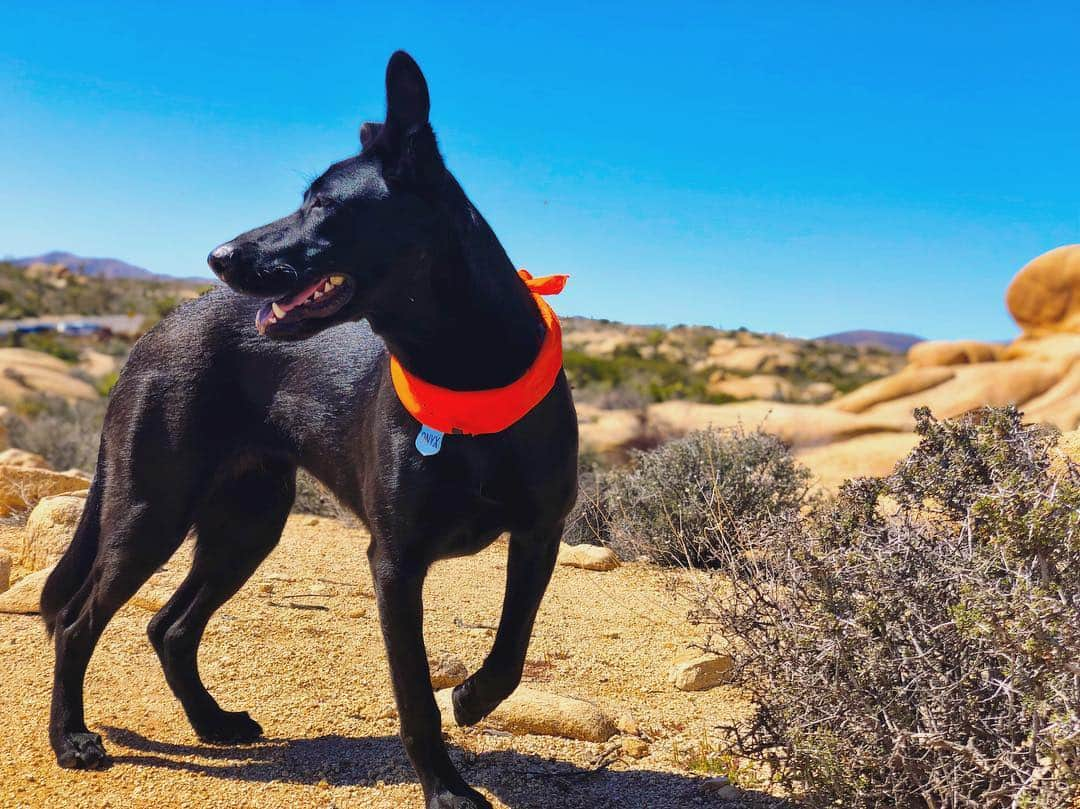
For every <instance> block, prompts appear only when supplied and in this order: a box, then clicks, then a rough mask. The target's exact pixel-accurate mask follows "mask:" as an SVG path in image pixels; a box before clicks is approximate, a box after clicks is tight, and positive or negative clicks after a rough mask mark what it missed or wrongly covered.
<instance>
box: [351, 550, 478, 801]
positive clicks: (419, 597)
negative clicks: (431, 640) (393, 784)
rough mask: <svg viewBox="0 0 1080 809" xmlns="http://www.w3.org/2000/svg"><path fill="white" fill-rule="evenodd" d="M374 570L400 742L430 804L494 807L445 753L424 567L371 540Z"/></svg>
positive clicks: (372, 567) (372, 566) (425, 798)
mask: <svg viewBox="0 0 1080 809" xmlns="http://www.w3.org/2000/svg"><path fill="white" fill-rule="evenodd" d="M370 558H371V571H372V575H373V576H374V579H375V597H376V600H377V601H378V605H379V618H380V620H381V622H382V631H383V639H384V641H385V642H386V655H387V658H388V659H389V661H390V678H391V681H392V683H393V687H394V699H395V701H396V702H397V708H398V715H399V717H400V721H401V741H402V743H403V744H404V745H405V752H406V753H407V754H408V756H409V761H411V762H412V765H413V769H414V770H416V774H417V775H418V776H419V778H420V785H421V786H422V787H423V789H424V800H425V802H426V804H427V809H491V804H490V803H489V802H488V801H487V799H485V798H484V796H483V795H481V794H480V793H479V792H477V791H476V790H474V789H471V788H470V787H469V785H468V784H466V783H465V781H464V779H463V778H462V777H461V774H460V773H459V772H458V771H457V769H455V767H454V765H453V763H452V762H451V761H450V756H449V755H448V754H447V752H446V745H445V744H444V743H443V739H442V725H441V722H440V717H439V709H438V706H436V704H435V695H434V694H433V693H432V690H431V673H430V671H429V669H428V662H427V652H426V651H425V649H424V634H423V632H424V626H423V624H424V622H423V611H424V607H423V586H424V576H425V574H426V572H427V571H426V568H425V569H413V566H411V565H407V564H405V563H402V562H401V561H400V560H398V559H395V558H392V556H391V555H390V554H388V553H385V552H384V546H383V543H381V542H379V541H378V540H376V541H374V542H372V548H371V552H370Z"/></svg>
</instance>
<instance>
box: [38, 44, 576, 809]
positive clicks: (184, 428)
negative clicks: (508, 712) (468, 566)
mask: <svg viewBox="0 0 1080 809" xmlns="http://www.w3.org/2000/svg"><path fill="white" fill-rule="evenodd" d="M386 92H387V99H386V106H387V109H386V121H385V123H384V124H381V125H379V124H364V126H363V127H361V142H362V146H363V148H362V151H361V153H360V154H359V155H358V156H355V157H350V158H348V159H346V160H343V161H342V162H340V163H336V164H335V165H333V166H331V167H330V169H329V170H328V171H327V172H326V173H325V174H323V175H322V176H321V177H319V178H318V179H317V180H315V182H314V183H312V185H311V187H310V188H309V189H308V190H307V193H306V194H305V195H304V199H303V204H302V206H301V207H300V209H299V210H298V211H296V212H295V213H292V214H290V215H289V216H286V217H285V218H283V219H279V220H278V221H276V222H273V223H271V224H269V225H266V226H264V227H261V228H258V229H256V230H252V231H250V232H248V233H245V234H243V235H241V236H238V237H237V238H236V239H234V240H232V241H231V242H228V243H227V244H224V245H222V246H221V247H218V248H217V249H215V250H214V251H213V252H212V253H211V254H210V257H209V262H210V266H211V267H212V268H213V270H214V271H215V272H216V273H217V274H218V275H219V276H220V277H221V278H222V279H223V280H224V281H225V282H226V283H227V284H228V285H229V286H230V287H232V289H233V290H236V292H239V293H243V294H236V292H232V291H230V290H226V289H222V290H220V291H217V292H213V293H210V294H207V295H205V296H203V297H201V298H199V299H198V300H195V301H192V302H191V303H188V304H186V305H184V306H182V307H180V308H179V309H178V310H177V311H176V312H175V313H174V314H172V315H171V316H169V317H168V318H166V319H165V320H164V321H162V323H161V324H160V325H158V326H157V327H156V328H154V329H153V330H152V331H151V332H149V333H148V334H147V335H146V336H145V337H143V338H142V339H141V340H140V341H139V342H138V343H137V344H136V345H135V347H134V349H133V350H132V352H131V358H130V359H129V360H128V363H127V366H126V367H125V369H124V372H123V374H122V375H121V377H120V380H119V381H118V382H117V384H116V387H115V389H114V392H113V394H112V401H111V402H110V404H109V408H108V414H107V416H106V419H105V427H104V430H103V433H102V437H101V452H100V455H99V458H98V464H97V471H96V474H95V477H94V482H93V485H92V486H91V489H90V494H89V496H88V498H87V504H86V508H85V511H84V513H83V515H82V519H81V521H80V523H79V526H78V529H77V531H76V533H75V538H74V540H73V541H72V544H71V546H70V548H69V549H68V551H67V553H66V554H65V555H64V557H63V558H62V560H61V561H60V563H59V564H58V565H57V567H56V569H55V570H54V571H53V573H52V574H51V575H50V576H49V579H48V582H47V584H46V585H45V590H44V592H43V594H42V599H41V607H42V615H43V616H44V618H45V622H46V624H47V626H48V627H49V629H50V631H55V639H56V671H55V681H54V685H53V695H52V714H51V718H50V723H49V736H50V741H51V743H52V746H53V749H54V750H55V751H56V757H57V760H58V762H59V763H60V764H61V766H65V767H84V768H96V767H101V766H103V765H104V764H105V763H106V761H107V758H106V754H105V750H104V748H103V747H102V744H101V738H100V737H99V736H98V735H96V734H93V733H90V732H88V730H87V728H86V725H85V723H84V719H83V678H84V674H85V671H86V666H87V663H88V661H89V659H90V656H91V653H92V652H93V649H94V646H95V643H96V642H97V640H98V638H99V637H100V636H101V632H102V630H104V628H105V625H106V623H107V622H108V621H109V619H110V618H111V617H112V615H113V614H114V613H115V612H116V610H117V609H118V608H119V607H120V606H121V605H122V604H124V603H125V602H126V601H127V600H128V599H129V598H130V597H131V596H132V595H133V594H134V593H135V591H136V590H137V589H138V588H139V587H140V586H141V585H142V584H143V582H144V581H146V579H147V578H148V577H149V576H150V574H151V573H153V572H154V570H155V569H156V568H157V567H158V566H160V565H161V564H162V563H164V562H165V561H166V560H167V559H168V558H169V557H170V555H171V554H172V553H173V552H174V551H175V550H176V548H177V547H178V546H179V544H180V542H181V541H182V540H183V538H184V536H185V535H186V534H187V533H188V531H189V530H190V529H191V528H192V527H194V528H195V529H196V533H197V540H196V546H195V558H194V563H193V565H192V569H191V572H190V573H189V574H188V576H187V578H186V579H185V581H184V583H183V584H182V585H181V586H180V588H179V589H178V590H177V592H176V594H175V595H174V596H173V597H172V598H171V599H170V601H169V602H168V604H166V605H165V606H164V607H163V608H162V609H161V611H160V612H159V613H158V614H157V615H155V616H154V618H153V620H151V622H150V626H149V629H148V633H149V636H150V641H151V643H152V644H153V646H154V648H155V650H156V651H157V654H158V657H159V658H160V659H161V664H162V666H163V668H164V670H165V677H166V679H167V680H168V683H169V686H170V687H171V688H172V690H173V692H174V693H175V694H176V696H177V697H178V698H179V700H180V701H181V702H182V703H183V707H184V711H185V712H186V713H187V716H188V718H189V719H190V721H191V724H192V725H193V727H194V728H195V731H196V732H197V733H198V734H199V736H200V737H201V738H202V739H204V740H206V741H209V742H220V743H226V742H243V741H251V740H254V739H255V738H257V737H258V736H259V735H260V734H261V732H262V729H261V728H260V727H259V725H258V724H257V723H256V722H255V721H254V720H252V719H251V718H250V717H249V716H248V714H247V713H246V712H243V711H241V712H232V711H225V710H223V709H222V708H220V707H219V706H218V704H217V702H216V701H215V700H214V698H213V697H212V696H211V695H210V694H209V693H208V692H207V690H206V688H205V687H204V686H203V684H202V682H201V680H200V679H199V672H198V668H197V664H196V655H197V651H198V647H199V642H200V640H201V637H202V634H203V630H204V629H205V627H206V624H207V622H208V621H209V620H210V616H211V615H212V614H213V613H214V611H215V610H216V609H218V607H220V606H221V605H222V604H223V603H224V602H225V601H226V600H227V599H228V598H229V597H230V596H232V595H233V594H234V593H235V592H236V591H237V590H238V589H239V588H240V586H241V585H243V583H244V582H245V581H246V580H247V579H248V577H249V576H251V574H252V573H253V572H254V570H255V569H256V567H258V565H259V563H260V562H261V561H262V560H263V559H264V558H265V557H266V555H267V554H268V553H270V551H271V550H272V549H273V547H274V546H275V544H276V543H277V541H278V538H279V535H280V533H281V530H282V526H283V525H284V523H285V518H286V516H287V515H288V513H289V509H290V506H291V505H292V502H293V495H294V492H295V474H296V469H297V467H298V466H299V467H303V468H305V469H308V470H310V471H311V472H312V473H313V474H314V475H315V476H316V477H317V478H318V479H319V480H321V481H323V482H324V483H325V484H326V485H327V486H328V487H329V488H330V489H331V490H332V491H333V492H334V493H335V494H336V496H337V497H338V498H339V499H340V500H341V501H342V502H343V503H345V504H347V505H348V506H349V507H350V508H352V509H353V510H354V511H355V512H356V513H357V514H358V515H359V516H360V517H361V519H362V520H363V521H364V522H365V523H366V524H367V526H368V527H369V529H370V532H371V545H370V547H369V550H368V556H369V559H370V561H371V570H372V574H373V575H374V580H375V591H376V596H377V599H378V605H379V613H380V617H381V620H382V629H383V636H384V638H385V641H386V648H387V654H388V657H389V661H390V669H391V676H392V680H393V687H394V696H395V698H396V700H397V706H398V710H399V713H400V716H401V738H402V741H403V742H404V745H405V749H406V751H407V753H408V755H409V758H410V760H411V761H412V764H413V766H414V768H415V769H416V772H417V774H418V775H419V778H420V783H421V785H422V786H423V789H424V795H425V799H426V801H427V805H428V807H487V806H490V804H489V803H488V802H487V801H486V800H485V799H484V798H483V796H481V795H480V794H479V793H478V792H476V791H475V790H473V789H470V788H469V786H468V785H466V783H465V782H464V780H463V779H462V778H461V776H460V774H459V773H458V772H457V771H456V770H455V768H454V766H453V764H452V763H451V762H450V759H449V757H448V755H447V751H446V747H445V745H444V744H443V740H442V735H441V731H440V721H439V711H438V708H437V707H436V704H435V699H434V697H433V694H432V690H431V685H430V680H429V672H428V665H427V656H426V654H425V650H424V640H423V634H422V612H423V607H422V603H421V588H422V586H423V582H424V577H425V574H426V572H427V570H428V568H429V566H430V565H431V564H432V563H433V562H434V561H436V560H438V559H444V558H447V557H452V556H458V555H462V554H469V553H474V552H476V551H477V550H479V549H481V548H483V547H485V546H486V545H488V544H489V543H491V542H492V541H493V540H494V539H495V538H496V537H498V536H499V535H500V534H502V533H503V532H504V531H509V532H510V537H511V538H510V545H509V560H508V564H507V581H506V597H505V601H504V605H503V614H502V618H501V620H500V623H499V629H498V633H497V635H496V637H495V641H494V645H493V647H492V649H491V652H490V654H489V655H488V657H487V659H486V660H485V661H484V663H483V665H482V666H481V667H480V669H479V670H478V671H476V672H475V673H474V674H473V675H472V676H471V677H469V679H468V680H466V681H465V683H464V684H462V685H461V686H459V687H458V688H456V689H455V690H454V693H453V705H454V716H455V720H456V721H457V722H458V723H459V724H462V725H468V724H472V723H474V722H477V721H479V720H480V719H481V718H483V717H484V716H485V715H486V714H488V713H489V712H490V711H491V710H492V709H493V708H495V706H497V705H498V704H499V703H500V702H501V701H502V700H503V699H505V698H506V697H507V696H508V695H509V694H510V693H511V692H512V691H513V690H514V689H515V688H516V687H517V684H518V682H519V680H520V677H521V672H522V667H523V665H524V661H525V653H526V649H527V646H528V643H529V636H530V634H531V632H532V626H533V620H534V618H535V616H536V611H537V608H538V606H539V604H540V600H541V598H542V596H543V593H544V590H545V589H546V587H547V583H548V580H549V578H550V576H551V572H552V569H553V566H554V563H555V556H556V552H557V549H558V543H559V538H560V535H561V532H562V526H563V521H564V519H565V517H566V514H567V513H568V511H569V509H570V507H571V506H572V504H573V500H574V496H575V491H576V455H577V422H576V418H575V414H574V407H573V403H572V401H571V397H570V391H569V388H568V386H567V383H566V378H565V376H564V375H563V374H562V373H561V371H560V372H559V374H558V378H557V379H556V381H555V384H554V387H553V388H552V389H551V390H550V392H549V393H548V394H547V395H546V397H545V398H544V399H543V400H542V401H541V402H540V403H539V404H538V405H536V406H535V407H534V408H533V409H532V410H531V411H530V412H528V414H527V415H526V416H524V417H523V418H522V419H520V420H519V421H517V422H516V423H514V424H513V425H512V426H510V427H509V428H507V429H505V430H503V431H502V432H497V433H492V434H487V435H477V436H468V435H447V436H446V437H445V440H444V443H443V446H442V449H441V451H440V452H439V453H438V454H436V455H431V456H424V455H421V454H420V453H419V452H418V451H417V448H416V447H415V446H414V442H415V441H416V439H417V434H418V430H419V428H420V425H419V424H418V423H417V421H416V420H415V419H414V418H413V417H412V416H411V415H410V414H409V413H408V412H407V411H406V410H405V408H404V407H403V405H402V404H401V401H400V400H399V398H398V396H397V395H396V394H395V390H394V388H393V386H392V384H391V380H390V375H389V372H388V363H389V353H392V354H393V355H394V356H395V357H396V358H397V360H398V361H400V363H401V365H402V366H403V367H404V368H406V369H407V370H408V371H409V372H411V373H412V374H414V375H415V376H417V377H419V378H421V379H423V380H425V381H427V382H430V383H432V384H434V385H439V386H441V387H444V388H449V389H453V390H459V391H470V390H487V389H491V388H499V387H502V386H506V385H509V384H510V383H512V382H514V381H515V380H517V379H518V378H520V377H521V376H522V375H523V374H524V373H525V372H526V371H527V370H528V369H529V368H530V367H531V365H532V363H533V362H534V359H535V358H536V356H537V353H538V351H539V349H540V346H541V343H542V341H543V339H544V337H545V335H546V334H547V329H546V327H545V325H544V323H543V321H542V319H541V316H540V314H539V312H538V309H537V305H536V302H535V301H534V299H533V298H532V296H531V295H530V294H529V291H528V290H527V289H526V287H525V285H524V284H523V283H522V281H521V280H520V279H519V278H518V275H517V274H516V273H515V271H514V267H513V265H512V264H511V262H510V260H509V259H508V258H507V256H506V253H505V252H504V251H503V248H502V247H501V245H500V244H499V242H498V240H497V239H496V238H495V235H494V234H493V233H492V231H491V229H490V228H489V227H488V225H487V223H486V222H485V221H484V219H483V218H482V217H481V216H480V214H479V213H478V212H477V211H476V209H475V208H474V207H473V206H472V204H471V203H470V202H469V200H468V199H467V198H466V197H465V194H464V193H463V192H462V190H461V188H460V186H458V184H457V182H456V181H455V180H454V179H453V177H452V176H451V175H450V173H449V172H448V171H447V170H446V168H445V166H444V165H443V162H442V158H441V157H440V155H439V151H438V148H437V146H436V143H435V136H434V134H433V132H432V130H431V127H430V126H429V125H428V109H429V100H428V91H427V84H426V82H425V80H424V77H423V75H422V74H421V72H420V69H419V68H418V67H417V65H416V63H415V62H413V60H412V59H411V58H410V57H409V56H407V55H406V54H404V53H401V52H398V53H395V54H394V55H393V57H392V58H391V59H390V63H389V65H388V67H387V72H386ZM271 300H273V303H269V302H266V303H264V301H271ZM362 319H363V320H366V321H367V322H366V323H364V322H360V321H361V320H362ZM368 324H370V326H369V325H368ZM299 338H306V339H299ZM460 586H461V587H463V588H464V587H467V586H468V583H467V582H462V583H461V585H460Z"/></svg>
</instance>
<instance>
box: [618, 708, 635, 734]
mask: <svg viewBox="0 0 1080 809" xmlns="http://www.w3.org/2000/svg"><path fill="white" fill-rule="evenodd" d="M615 727H616V728H617V729H618V731H619V733H625V734H626V735H627V736H637V735H638V733H640V732H641V731H640V729H639V728H638V723H637V720H636V719H634V716H633V714H630V713H628V712H627V713H621V714H619V715H618V716H616V717H615Z"/></svg>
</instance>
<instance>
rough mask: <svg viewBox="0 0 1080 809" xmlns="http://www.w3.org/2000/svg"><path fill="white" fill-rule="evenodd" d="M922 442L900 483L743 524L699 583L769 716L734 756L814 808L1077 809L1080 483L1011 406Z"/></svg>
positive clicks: (738, 733) (862, 483) (1077, 473)
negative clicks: (767, 768) (758, 766)
mask: <svg viewBox="0 0 1080 809" xmlns="http://www.w3.org/2000/svg"><path fill="white" fill-rule="evenodd" d="M917 429H918V432H919V435H920V436H921V439H922V440H921V442H920V444H919V445H918V447H917V448H916V449H915V450H914V451H913V452H912V453H911V454H910V455H909V456H908V457H907V458H906V459H905V460H904V461H902V462H901V463H900V464H898V466H897V468H896V470H895V472H894V474H893V475H892V476H890V477H889V478H886V479H863V480H857V481H852V482H849V483H847V484H845V486H844V487H843V489H842V490H841V492H840V494H839V495H838V496H837V497H836V498H835V499H834V500H832V501H831V502H829V503H828V504H825V505H822V506H821V507H819V508H816V509H813V510H810V511H809V512H799V511H798V510H794V509H791V510H789V511H787V512H785V513H780V514H777V515H776V516H775V517H774V518H773V519H772V520H770V521H769V523H768V524H767V525H765V526H764V530H762V526H761V525H756V526H753V527H752V529H751V530H747V529H750V526H747V527H746V528H744V530H742V531H741V532H739V533H737V535H736V540H737V543H736V544H735V545H733V547H732V548H731V549H730V550H729V551H728V552H727V560H728V561H727V571H726V573H727V575H720V574H714V575H711V576H707V577H700V578H699V579H698V581H699V582H700V583H701V587H700V590H699V592H698V593H697V595H696V599H695V600H696V603H695V609H694V612H693V617H694V618H695V619H696V620H698V621H701V622H702V623H703V624H705V625H706V626H707V627H708V629H709V631H710V633H713V637H723V638H724V641H723V643H722V644H719V643H717V644H716V645H723V646H724V647H725V649H726V650H733V653H734V654H735V656H736V659H737V661H738V666H737V669H736V678H737V682H738V683H739V684H740V685H741V686H742V687H743V688H745V689H746V690H747V692H748V693H749V695H750V696H751V697H752V698H753V700H754V702H755V703H756V706H757V710H756V714H755V716H754V718H753V719H752V721H750V722H749V723H747V724H744V725H742V726H738V727H732V728H728V730H729V731H730V732H731V734H732V739H733V741H732V747H733V750H734V751H736V752H738V753H740V754H743V755H755V756H760V757H761V758H762V759H763V760H765V761H767V762H769V763H770V764H771V766H772V767H773V770H774V776H775V777H776V778H778V779H779V780H780V781H782V782H783V783H784V784H785V786H787V787H788V788H789V789H791V790H792V791H794V792H797V793H800V794H802V795H803V796H804V797H805V799H806V800H807V802H808V803H809V804H811V805H820V806H825V805H828V806H834V805H843V806H863V807H885V806H900V807H909V806H910V807H915V806H929V807H972V809H974V808H975V807H1007V806H1009V807H1046V808H1047V809H1049V807H1058V806H1065V805H1068V801H1069V799H1070V796H1071V795H1075V794H1076V789H1077V786H1078V784H1080V771H1078V768H1080V682H1078V680H1080V666H1078V664H1077V661H1078V660H1080V469H1078V467H1076V466H1075V465H1071V464H1068V463H1064V464H1059V465H1056V466H1054V467H1053V468H1052V467H1051V463H1050V459H1051V452H1050V450H1051V447H1052V445H1053V441H1054V436H1053V434H1052V433H1051V432H1050V431H1048V430H1046V429H1044V428H1040V427H1033V426H1025V425H1024V424H1022V422H1021V418H1020V415H1019V414H1018V413H1017V412H1016V410H1015V409H1012V408H1009V409H997V410H991V409H987V410H983V411H980V412H979V413H977V414H975V415H973V416H969V417H966V418H962V419H958V420H955V421H947V422H939V421H935V420H934V419H932V418H931V417H930V415H929V414H928V413H927V412H925V411H922V412H919V413H918V414H917ZM748 566H749V567H750V573H751V575H746V574H747V567H748Z"/></svg>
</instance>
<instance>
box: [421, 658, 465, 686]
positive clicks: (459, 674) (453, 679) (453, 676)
mask: <svg viewBox="0 0 1080 809" xmlns="http://www.w3.org/2000/svg"><path fill="white" fill-rule="evenodd" d="M428 666H429V667H430V669H431V687H432V688H434V689H436V690H437V689H441V688H453V687H454V686H456V685H461V684H462V683H463V682H465V678H466V677H468V676H469V670H468V669H467V668H465V664H464V663H462V662H461V661H460V660H458V659H457V658H456V657H454V656H453V655H448V654H439V655H435V656H433V657H429V658H428Z"/></svg>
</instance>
